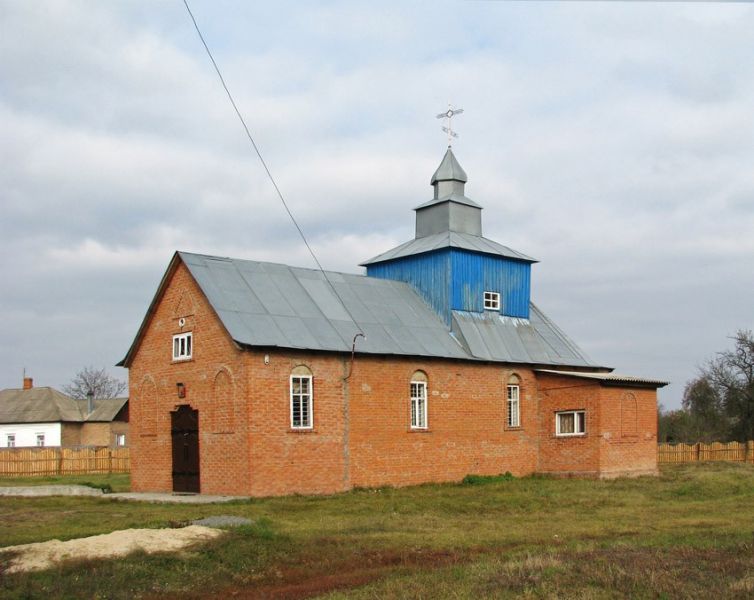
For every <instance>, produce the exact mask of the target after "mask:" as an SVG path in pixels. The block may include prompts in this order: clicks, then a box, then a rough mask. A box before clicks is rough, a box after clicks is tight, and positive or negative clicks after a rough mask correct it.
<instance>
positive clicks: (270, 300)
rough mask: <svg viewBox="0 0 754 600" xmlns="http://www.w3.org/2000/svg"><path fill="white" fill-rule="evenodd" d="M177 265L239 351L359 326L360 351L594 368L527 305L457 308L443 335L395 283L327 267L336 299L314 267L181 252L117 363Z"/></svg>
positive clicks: (319, 338)
mask: <svg viewBox="0 0 754 600" xmlns="http://www.w3.org/2000/svg"><path fill="white" fill-rule="evenodd" d="M178 260H180V261H183V263H184V264H185V265H186V268H187V269H188V270H189V272H190V273H191V275H192V276H193V278H194V280H195V281H196V283H197V285H198V286H199V287H200V289H201V290H202V292H203V293H204V295H205V297H206V298H207V301H208V302H209V304H210V305H211V307H212V309H213V310H214V311H215V313H216V314H217V316H218V318H219V319H220V321H221V323H222V324H223V326H224V327H225V329H226V330H227V332H228V334H229V335H230V337H231V338H232V339H233V340H234V341H235V342H236V343H238V344H239V345H241V346H248V347H273V348H274V347H279V348H290V349H306V350H324V351H336V352H350V351H351V348H352V344H353V338H354V335H355V334H356V333H358V331H359V328H360V329H361V330H362V331H363V332H364V334H365V335H366V339H360V340H359V341H358V343H357V351H358V352H359V353H363V354H381V355H398V356H401V355H403V356H427V357H437V358H453V359H463V360H483V361H494V362H514V363H529V364H537V365H558V366H560V365H568V366H577V367H590V368H600V367H599V366H598V365H597V364H595V363H593V362H591V361H590V360H589V358H588V357H587V356H586V355H585V354H584V353H583V352H582V351H581V350H580V349H579V348H578V347H577V346H576V345H575V344H574V343H573V342H571V341H570V340H569V339H568V338H567V337H566V336H565V334H564V333H563V332H562V331H561V330H560V329H558V328H557V326H555V324H554V323H552V321H550V320H549V319H548V318H547V317H545V316H544V314H543V313H542V312H541V311H540V310H539V309H538V308H536V307H535V306H533V305H532V318H531V320H526V319H511V318H508V317H500V318H496V319H489V320H484V319H480V318H479V317H477V316H474V315H472V313H462V312H459V311H456V312H454V313H453V329H452V330H451V329H449V328H448V327H447V326H446V324H445V322H444V321H443V320H442V319H441V318H440V317H439V316H438V315H437V314H436V313H435V312H434V311H433V310H432V309H431V308H430V307H429V305H428V304H426V303H425V301H424V300H423V299H422V298H421V296H419V294H417V293H416V292H415V291H414V289H413V288H411V287H410V286H409V285H408V284H406V283H403V282H400V281H393V280H389V279H378V278H375V277H367V276H364V275H353V274H348V273H336V272H332V271H328V272H327V278H328V279H329V281H330V282H331V283H332V285H333V287H334V288H335V289H336V290H337V293H338V296H340V299H339V298H338V296H336V295H335V293H334V292H333V290H332V289H331V287H330V285H329V284H328V282H327V281H326V280H325V277H324V275H323V274H322V272H321V271H319V270H315V269H303V268H297V267H290V266H287V265H282V264H275V263H266V262H257V261H251V260H241V259H234V258H221V257H216V256H206V255H201V254H191V253H187V252H178V253H176V255H175V257H174V259H173V261H171V266H170V267H169V268H168V271H167V273H166V275H165V277H163V281H162V283H161V284H160V289H158V292H157V294H156V295H155V298H154V300H153V301H152V305H151V306H150V309H149V311H148V312H147V315H146V316H145V318H144V322H143V323H142V326H141V328H140V330H139V334H137V337H136V339H135V340H134V342H133V344H132V345H131V348H130V350H129V352H128V354H127V355H126V357H125V358H124V359H123V361H122V362H121V363H120V364H121V365H125V366H128V365H129V364H130V361H131V358H132V357H133V355H134V353H135V351H136V348H137V347H138V343H139V341H140V336H141V335H142V333H143V331H144V330H145V328H146V326H147V323H148V322H149V319H150V318H151V314H152V313H153V311H154V309H155V306H156V304H157V303H158V302H159V299H160V297H161V294H162V292H163V290H164V288H165V286H166V284H167V283H166V282H167V279H168V276H169V274H170V273H171V272H172V270H173V269H174V267H175V265H176V261H178ZM341 300H342V303H341ZM343 305H345V307H346V308H347V310H346V308H344V306H343ZM349 313H350V314H349Z"/></svg>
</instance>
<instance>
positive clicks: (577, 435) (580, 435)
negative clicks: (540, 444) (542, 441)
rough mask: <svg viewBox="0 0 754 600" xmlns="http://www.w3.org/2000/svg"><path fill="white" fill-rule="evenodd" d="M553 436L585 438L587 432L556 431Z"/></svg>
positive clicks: (564, 438) (559, 437)
mask: <svg viewBox="0 0 754 600" xmlns="http://www.w3.org/2000/svg"><path fill="white" fill-rule="evenodd" d="M553 437H556V438H558V439H563V440H567V439H571V438H583V437H586V433H556V434H555V435H554V436H553Z"/></svg>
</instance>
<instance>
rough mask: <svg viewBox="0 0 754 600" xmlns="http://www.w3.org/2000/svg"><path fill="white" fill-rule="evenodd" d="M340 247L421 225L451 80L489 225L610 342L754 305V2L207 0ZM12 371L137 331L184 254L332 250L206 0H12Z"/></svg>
mask: <svg viewBox="0 0 754 600" xmlns="http://www.w3.org/2000/svg"><path fill="white" fill-rule="evenodd" d="M191 4H192V7H193V9H194V13H195V15H196V17H197V19H198V21H199V23H200V25H201V26H202V27H203V29H204V33H205V37H206V39H207V41H208V43H209V44H210V46H211V47H212V48H213V50H214V52H215V57H216V59H217V60H218V62H219V64H220V65H221V68H222V69H223V71H224V74H225V76H226V80H227V82H228V84H229V85H230V87H231V89H232V91H233V93H234V95H235V97H236V100H237V103H238V105H239V107H240V109H241V111H242V112H243V113H244V114H245V116H246V118H247V122H248V124H249V126H250V128H251V129H252V131H253V133H254V135H255V137H256V141H257V143H258V144H259V146H260V147H261V150H262V152H263V154H264V156H265V159H266V161H267V162H268V165H269V166H270V168H271V170H272V172H273V174H274V175H275V177H276V179H277V181H278V184H279V186H280V188H281V189H282V191H283V193H284V194H285V196H286V198H287V200H288V202H289V204H290V206H291V208H292V210H293V211H294V213H295V214H296V216H297V218H298V219H299V221H300V224H301V226H302V227H303V229H304V230H305V232H306V233H307V235H308V237H309V238H310V241H311V243H312V245H313V247H314V249H315V251H316V252H317V254H318V256H319V258H320V261H321V262H322V264H323V265H324V266H325V268H328V269H332V270H341V271H347V272H356V273H358V272H361V269H360V268H359V267H358V266H357V264H358V262H360V261H361V260H364V259H366V258H369V257H371V256H373V255H376V254H379V253H381V252H383V251H385V250H387V249H389V248H391V247H393V246H395V245H397V244H399V243H401V242H404V241H407V240H409V239H411V238H412V237H413V226H414V213H413V211H412V210H411V209H412V208H413V207H415V206H417V205H418V204H421V203H422V202H425V201H426V200H428V199H430V198H431V193H432V190H431V188H430V186H429V179H430V176H431V175H432V173H433V171H434V169H435V168H436V167H437V165H438V164H439V162H440V159H441V158H442V155H443V153H444V151H445V147H446V139H445V136H444V134H443V132H442V131H441V130H440V127H441V125H442V123H441V122H440V121H438V120H436V119H435V115H436V114H437V113H439V112H441V111H443V110H444V109H445V108H446V106H447V103H448V102H449V101H450V102H452V103H454V105H456V106H460V107H463V108H464V109H465V112H464V114H463V115H461V116H459V117H458V118H457V119H455V120H454V128H456V129H457V130H458V132H459V134H460V137H459V139H458V140H457V141H455V142H454V151H455V153H456V156H457V157H458V159H459V161H460V163H461V164H462V165H463V167H464V169H465V170H466V172H467V173H468V176H469V183H468V185H467V187H466V191H467V195H468V196H469V197H471V198H473V199H474V200H476V201H477V202H478V203H480V204H481V205H482V206H483V207H484V209H485V210H484V211H483V228H484V235H485V236H486V237H489V238H491V239H493V240H496V241H498V242H500V243H503V244H505V245H508V246H511V247H513V248H515V249H517V250H519V251H522V252H524V253H526V254H528V255H530V256H534V257H535V258H537V259H539V260H540V261H541V262H540V263H538V264H536V265H534V268H533V274H532V298H533V300H534V301H535V302H536V303H537V304H538V305H539V306H540V308H541V309H542V310H543V311H544V312H545V313H547V314H548V315H549V316H550V317H551V318H553V319H554V320H555V322H556V323H558V324H559V325H560V326H561V327H562V328H563V329H564V330H565V331H566V332H567V333H568V334H569V335H570V336H571V337H572V338H573V339H574V340H575V341H576V342H577V343H578V344H579V345H580V346H581V347H582V348H583V349H584V350H585V351H586V352H587V353H588V354H589V355H590V356H591V357H592V358H593V359H595V360H597V361H598V362H600V363H601V364H607V365H610V366H613V367H615V369H616V371H617V372H621V373H629V374H634V375H641V376H646V377H657V378H663V379H667V380H670V381H672V385H671V386H669V387H667V388H665V389H664V390H661V391H660V401H661V402H662V403H663V404H665V405H666V406H669V407H676V406H678V405H679V404H680V399H681V396H682V392H683V387H684V385H685V383H686V381H688V380H689V379H690V378H692V377H693V376H694V375H695V372H696V369H697V367H698V366H699V365H700V364H702V363H703V362H704V361H705V360H706V359H708V358H709V357H711V356H713V355H714V353H715V352H716V351H720V350H724V349H726V348H729V347H730V346H731V342H730V339H729V336H730V335H731V334H733V333H734V332H735V331H736V330H737V329H741V328H743V329H751V328H753V327H754V60H752V57H754V35H752V32H753V31H754V7H752V6H751V5H747V4H740V3H733V4H720V3H710V4H703V3H676V2H673V3H643V2H642V3H627V2H623V3H612V2H605V3H601V2H585V3H577V2H566V3H558V2H529V3H525V2H438V1H432V2H414V3H406V2H396V3H388V2H373V1H372V2H354V1H353V0H349V1H347V2H326V3H318V4H315V3H313V2H299V3H290V4H289V3H285V2H280V1H275V2H266V3H262V2H220V1H216V0H214V1H211V2H210V1H199V0H193V1H192V2H191ZM0 200H1V202H2V220H0V282H2V283H1V284H0V285H2V287H1V288H0V289H1V290H2V292H1V293H0V309H2V328H1V329H0V388H6V387H19V386H20V383H21V376H22V369H23V368H24V367H26V369H27V373H28V374H29V375H31V376H33V377H34V379H35V384H36V385H50V386H54V387H61V386H62V385H64V384H65V383H67V382H68V381H69V380H70V378H71V377H72V376H73V375H74V373H75V372H76V371H77V370H78V369H80V368H81V367H82V366H85V365H93V366H95V367H100V366H106V367H108V368H109V369H110V372H111V373H113V374H115V375H117V376H118V377H121V378H123V379H125V378H126V376H127V374H126V371H125V370H123V369H119V368H115V367H112V365H114V364H115V363H116V362H118V361H119V360H120V359H121V358H123V356H124V355H125V353H126V351H127V349H128V347H129V345H130V343H131V341H132V339H133V337H134V335H135V333H136V330H137V328H138V326H139V324H140V322H141V320H142V318H143V316H144V313H145V311H146V309H147V306H148V304H149V302H150V300H151V298H152V296H153V294H154V292H155V290H156V287H157V284H158V283H159V280H160V278H161V276H162V274H163V272H164V270H165V268H166V267H167V264H168V261H169V260H170V257H171V255H172V253H173V252H174V251H175V250H177V249H180V250H186V251H192V252H199V253H208V254H219V255H223V256H233V257H239V258H249V259H255V260H269V261H275V262H284V263H288V264H292V265H297V266H313V265H312V261H311V258H310V257H309V256H308V254H307V252H306V249H305V248H304V246H303V244H302V242H301V241H300V239H299V237H298V234H297V233H296V231H295V229H294V228H293V226H292V225H291V223H290V221H289V220H288V217H287V215H286V214H285V212H284V211H283V208H282V207H281V205H280V204H279V201H278V200H277V198H276V196H275V193H274V190H273V188H272V186H271V185H270V183H269V181H268V180H267V179H266V176H265V174H264V171H263V170H262V167H261V165H260V163H259V161H258V160H257V159H256V157H255V156H254V155H253V154H252V152H251V150H250V148H249V145H248V142H247V140H246V139H245V137H244V134H243V131H242V130H241V128H240V126H239V123H238V122H237V120H236V117H235V115H234V114H233V112H232V109H231V107H230V105H229V104H228V101H227V99H226V97H225V96H224V92H223V90H222V88H221V87H220V85H219V82H218V81H217V79H216V75H215V74H214V72H213V71H212V67H211V64H210V63H209V61H208V59H207V57H206V55H205V54H204V50H203V48H202V47H201V45H200V42H199V40H198V38H197V36H196V33H195V32H194V30H193V26H192V24H191V22H190V20H189V19H188V16H187V14H186V12H185V9H184V7H183V5H182V3H181V2H180V0H171V1H164V2H156V1H154V0H150V1H148V2H147V1H145V2H94V1H88V2H75V1H49V2H42V1H40V2H29V1H28V0H19V1H7V0H0Z"/></svg>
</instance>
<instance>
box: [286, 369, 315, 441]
mask: <svg viewBox="0 0 754 600" xmlns="http://www.w3.org/2000/svg"><path fill="white" fill-rule="evenodd" d="M312 381H313V379H312V372H311V371H310V370H309V367H306V366H304V365H300V366H298V367H296V368H295V369H293V371H292V372H291V428H292V429H311V428H312V427H313V423H314V407H313V402H314V390H313V387H312Z"/></svg>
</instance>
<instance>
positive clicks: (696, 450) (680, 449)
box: [657, 441, 754, 463]
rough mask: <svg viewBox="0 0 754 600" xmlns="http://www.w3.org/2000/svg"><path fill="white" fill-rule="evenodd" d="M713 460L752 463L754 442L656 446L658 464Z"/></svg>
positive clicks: (753, 460) (753, 459) (753, 461)
mask: <svg viewBox="0 0 754 600" xmlns="http://www.w3.org/2000/svg"><path fill="white" fill-rule="evenodd" d="M713 460H727V461H735V462H749V463H754V441H749V442H728V443H727V444H723V443H722V442H712V443H711V444H702V443H697V444H658V446H657V462H658V463H684V462H700V461H713Z"/></svg>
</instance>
